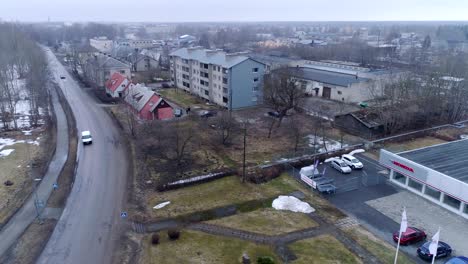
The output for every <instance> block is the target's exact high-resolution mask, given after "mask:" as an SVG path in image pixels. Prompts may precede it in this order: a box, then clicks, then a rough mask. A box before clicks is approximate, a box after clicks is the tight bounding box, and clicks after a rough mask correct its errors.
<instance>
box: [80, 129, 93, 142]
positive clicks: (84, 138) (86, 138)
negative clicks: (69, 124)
mask: <svg viewBox="0 0 468 264" xmlns="http://www.w3.org/2000/svg"><path fill="white" fill-rule="evenodd" d="M81 142H83V145H87V144H93V138H92V137H91V132H89V131H88V130H85V131H83V132H81Z"/></svg>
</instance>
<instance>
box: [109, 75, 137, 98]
mask: <svg viewBox="0 0 468 264" xmlns="http://www.w3.org/2000/svg"><path fill="white" fill-rule="evenodd" d="M130 83H131V82H130V80H129V79H128V78H127V77H126V76H125V75H123V74H120V73H118V72H115V73H114V74H112V76H111V78H110V79H109V80H107V81H106V84H105V87H106V93H107V94H108V95H109V96H111V97H113V98H118V97H123V95H124V91H125V89H126V88H127V87H128V86H129V85H130Z"/></svg>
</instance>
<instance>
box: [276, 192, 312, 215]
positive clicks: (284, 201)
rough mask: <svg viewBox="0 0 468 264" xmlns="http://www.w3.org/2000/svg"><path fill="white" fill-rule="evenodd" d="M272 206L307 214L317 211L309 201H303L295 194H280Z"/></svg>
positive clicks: (277, 208)
mask: <svg viewBox="0 0 468 264" xmlns="http://www.w3.org/2000/svg"><path fill="white" fill-rule="evenodd" d="M272 206H273V208H275V209H276V210H286V211H292V212H298V213H305V214H308V213H313V212H315V209H314V208H312V207H311V206H310V205H309V204H308V203H306V202H303V201H301V200H299V199H297V198H296V197H294V196H284V195H280V196H278V198H276V199H275V200H274V201H273V204H272Z"/></svg>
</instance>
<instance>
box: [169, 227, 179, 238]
mask: <svg viewBox="0 0 468 264" xmlns="http://www.w3.org/2000/svg"><path fill="white" fill-rule="evenodd" d="M167 236H168V237H169V239H170V240H177V239H179V237H180V231H179V230H177V229H169V230H167Z"/></svg>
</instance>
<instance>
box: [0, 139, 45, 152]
mask: <svg viewBox="0 0 468 264" xmlns="http://www.w3.org/2000/svg"><path fill="white" fill-rule="evenodd" d="M18 143H27V144H31V145H36V146H39V145H40V143H39V141H37V140H27V141H24V140H14V139H12V138H0V150H2V149H3V148H4V147H7V146H12V145H14V144H18Z"/></svg>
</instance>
